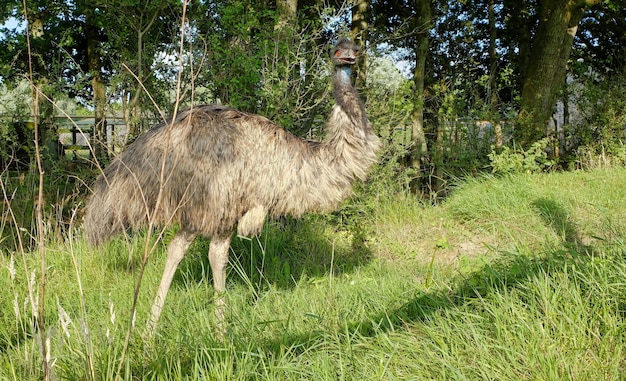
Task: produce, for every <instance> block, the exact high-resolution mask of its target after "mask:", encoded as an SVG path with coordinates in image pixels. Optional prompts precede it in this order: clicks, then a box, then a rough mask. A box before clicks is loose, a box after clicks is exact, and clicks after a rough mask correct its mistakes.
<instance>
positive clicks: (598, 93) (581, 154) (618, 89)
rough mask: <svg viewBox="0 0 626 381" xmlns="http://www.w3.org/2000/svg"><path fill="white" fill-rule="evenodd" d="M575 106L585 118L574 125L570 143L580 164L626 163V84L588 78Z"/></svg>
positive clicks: (619, 81)
mask: <svg viewBox="0 0 626 381" xmlns="http://www.w3.org/2000/svg"><path fill="white" fill-rule="evenodd" d="M576 105H577V107H578V109H579V110H580V112H581V114H582V118H581V119H580V120H579V121H578V122H577V123H575V124H574V126H572V138H571V143H572V146H573V148H575V149H576V150H577V152H576V160H577V161H578V163H579V166H583V167H589V166H593V165H594V163H604V164H609V165H611V164H612V165H623V164H624V163H626V150H625V149H624V142H625V141H626V83H625V82H624V81H623V80H617V81H612V82H601V83H595V82H594V81H593V78H587V80H586V81H585V82H584V87H583V88H582V89H581V92H580V95H579V96H578V97H577V99H576Z"/></svg>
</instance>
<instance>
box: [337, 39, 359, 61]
mask: <svg viewBox="0 0 626 381" xmlns="http://www.w3.org/2000/svg"><path fill="white" fill-rule="evenodd" d="M359 50H360V47H359V46H358V45H357V44H355V43H354V42H352V41H350V40H348V39H347V38H342V39H340V40H339V42H337V45H335V47H334V48H333V50H332V51H331V60H332V62H333V65H335V66H352V65H354V64H355V63H356V60H357V57H358V56H359Z"/></svg>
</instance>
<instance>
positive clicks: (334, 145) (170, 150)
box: [84, 40, 379, 333]
mask: <svg viewBox="0 0 626 381" xmlns="http://www.w3.org/2000/svg"><path fill="white" fill-rule="evenodd" d="M357 52H358V48H357V47H356V46H355V45H354V44H353V43H352V42H350V41H348V40H342V41H340V42H339V43H338V44H337V45H336V46H335V48H334V49H333V51H332V60H333V64H334V71H333V76H332V81H333V89H334V96H335V100H336V104H335V106H334V107H333V110H332V112H331V114H330V116H329V118H328V122H327V125H326V139H325V140H324V141H323V142H314V141H309V140H304V139H301V138H299V137H297V136H295V135H293V134H291V133H290V132H288V131H286V130H284V129H282V128H280V127H279V126H277V125H276V124H274V123H272V122H271V121H270V120H268V119H266V118H264V117H262V116H259V115H254V114H249V113H245V112H241V111H237V110H234V109H231V108H229V107H226V106H222V105H204V106H197V107H193V108H190V109H187V110H184V111H182V112H181V113H180V114H179V115H178V116H177V118H176V119H175V120H174V121H173V122H172V124H171V125H168V124H161V125H158V126H156V127H154V128H153V129H151V130H150V131H148V132H147V133H145V134H144V135H142V136H140V137H139V138H137V140H136V141H135V142H133V143H132V144H131V145H130V146H129V147H128V148H127V149H126V150H125V151H124V152H123V153H122V154H121V155H120V156H119V157H118V158H116V159H115V160H113V162H111V164H110V165H109V166H108V167H106V168H105V170H104V172H103V174H102V175H101V176H100V177H99V178H98V179H97V180H96V182H95V184H94V187H93V195H92V197H91V198H90V200H89V201H88V203H87V212H86V216H85V221H84V227H85V231H86V233H87V237H88V239H89V241H90V242H91V243H93V244H96V245H97V244H100V243H102V242H104V241H105V240H107V239H109V238H110V237H111V236H114V235H115V234H119V233H122V232H124V231H125V230H127V229H140V228H142V227H144V226H146V225H147V224H148V222H150V221H151V222H152V223H156V224H157V225H161V226H167V225H171V224H174V223H177V224H178V225H179V226H180V230H179V232H178V233H177V234H176V235H175V237H174V238H173V239H172V242H171V243H170V244H169V247H168V254H167V260H166V264H165V269H164V272H163V276H162V278H161V283H160V285H159V289H158V291H157V295H156V298H155V301H154V304H153V306H152V315H151V318H150V320H149V322H148V326H147V329H148V331H149V332H152V331H153V330H154V329H155V327H156V323H157V322H158V320H159V317H160V314H161V310H162V308H163V304H164V302H165V299H166V297H167V293H168V290H169V287H170V284H171V281H172V278H173V276H174V273H175V271H176V268H177V267H178V264H179V263H180V261H181V260H182V258H183V257H184V255H185V253H186V252H187V249H188V248H189V245H190V244H191V243H192V242H193V240H194V239H195V237H196V236H198V235H200V236H203V237H210V238H211V243H210V247H209V261H210V264H211V270H212V273H213V283H214V289H215V292H216V295H217V298H216V320H217V322H218V332H221V333H223V328H222V326H221V324H222V323H223V315H224V300H223V298H222V297H221V293H222V292H223V291H224V290H225V286H226V265H227V263H228V250H229V247H230V240H231V237H232V234H233V233H234V231H235V229H236V230H237V233H238V234H239V235H242V236H251V235H256V234H258V233H259V232H260V231H261V229H262V227H263V223H264V221H265V219H266V217H267V216H274V217H278V216H282V215H290V216H296V217H298V216H301V215H302V214H303V213H306V212H312V211H313V212H324V211H329V210H332V209H334V208H336V207H337V206H338V204H339V203H340V202H341V201H342V200H343V199H345V198H346V197H348V196H349V195H350V193H351V189H352V184H353V183H354V181H355V180H357V179H365V177H366V175H367V172H368V170H369V168H370V167H371V166H372V164H373V163H374V162H375V161H376V152H377V150H378V147H379V139H378V137H377V136H376V135H375V133H374V131H373V129H372V127H371V126H370V124H369V122H368V120H367V117H366V115H365V111H364V108H363V105H362V103H361V101H360V99H359V96H358V94H357V92H356V90H355V89H354V87H352V85H351V84H350V79H349V75H348V74H347V73H346V68H347V67H349V66H350V65H352V64H354V63H355V61H356V55H357ZM162 173H163V176H161V174H162ZM160 191H161V192H162V193H161V202H160V203H159V204H158V205H157V199H158V194H159V192H160Z"/></svg>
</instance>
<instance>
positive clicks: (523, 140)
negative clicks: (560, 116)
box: [515, 0, 601, 148]
mask: <svg viewBox="0 0 626 381" xmlns="http://www.w3.org/2000/svg"><path fill="white" fill-rule="evenodd" d="M600 1H601V0H545V1H542V2H541V3H540V4H541V5H540V8H539V25H538V27H537V33H536V34H535V37H534V39H533V47H532V52H531V57H530V61H529V65H528V69H527V71H526V76H525V78H524V79H523V84H522V94H521V101H520V103H521V104H520V106H521V109H520V112H519V115H518V120H517V126H516V129H515V139H516V141H517V142H518V143H519V144H520V145H521V146H522V147H523V148H528V147H529V146H530V145H531V144H532V143H534V142H536V141H538V140H540V139H541V138H543V137H544V136H545V130H546V125H547V123H548V121H549V119H550V117H551V115H552V113H553V110H554V105H555V103H556V97H557V94H558V90H559V89H560V88H561V85H562V84H563V82H564V78H565V74H566V64H567V60H568V59H569V55H570V52H571V49H572V43H573V41H574V36H575V35H576V29H577V26H578V22H579V21H580V20H581V18H582V17H583V15H584V13H585V6H589V5H594V4H597V3H599V2H600Z"/></svg>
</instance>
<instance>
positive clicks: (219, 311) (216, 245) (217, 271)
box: [209, 235, 231, 340]
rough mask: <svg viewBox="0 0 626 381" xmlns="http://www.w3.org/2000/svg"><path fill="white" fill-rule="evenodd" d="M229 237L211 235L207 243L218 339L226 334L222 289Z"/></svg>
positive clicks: (223, 288) (224, 282)
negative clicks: (208, 243) (209, 241)
mask: <svg viewBox="0 0 626 381" xmlns="http://www.w3.org/2000/svg"><path fill="white" fill-rule="evenodd" d="M230 239H231V235H228V236H225V237H213V238H211V243H210V245H209V262H210V263H211V271H212V272H213V289H214V290H215V322H216V326H217V327H216V328H217V336H218V338H219V339H220V340H224V335H225V334H226V328H225V321H224V313H225V309H226V302H225V301H224V291H226V265H227V264H228V249H229V248H230Z"/></svg>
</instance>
